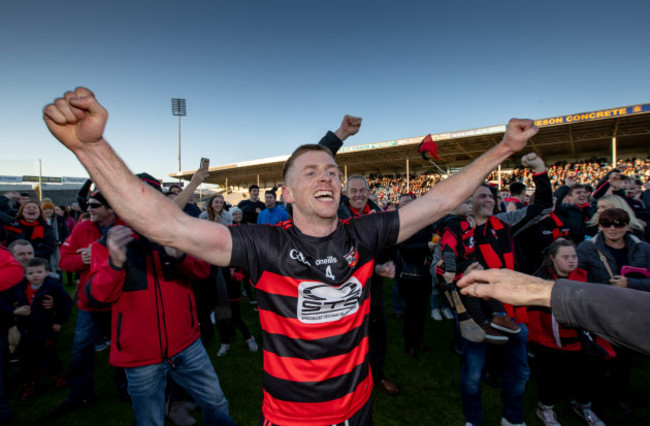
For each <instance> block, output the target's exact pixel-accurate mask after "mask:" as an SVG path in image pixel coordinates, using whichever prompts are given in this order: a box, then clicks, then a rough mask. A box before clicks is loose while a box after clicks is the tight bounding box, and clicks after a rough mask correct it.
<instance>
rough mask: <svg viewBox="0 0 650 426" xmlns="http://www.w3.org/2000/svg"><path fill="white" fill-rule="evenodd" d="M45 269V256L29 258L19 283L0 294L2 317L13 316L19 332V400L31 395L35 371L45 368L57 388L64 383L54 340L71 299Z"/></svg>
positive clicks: (34, 387) (42, 370)
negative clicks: (20, 381)
mask: <svg viewBox="0 0 650 426" xmlns="http://www.w3.org/2000/svg"><path fill="white" fill-rule="evenodd" d="M48 271H49V266H48V262H47V261H46V260H45V259H41V258H34V259H32V260H30V261H29V262H28V263H27V267H26V268H25V278H24V279H23V280H22V282H20V283H18V284H17V285H15V286H14V287H12V288H11V289H9V290H7V291H5V292H3V293H2V295H1V296H0V312H1V314H2V316H3V317H4V318H11V317H12V316H15V317H16V325H17V326H18V330H19V331H20V335H21V337H20V344H19V345H18V349H17V353H18V358H19V359H20V363H21V380H22V381H23V383H24V385H23V389H22V393H21V396H20V399H21V400H25V399H28V398H31V397H33V396H34V392H35V390H36V378H37V377H38V374H39V373H43V372H45V371H49V372H50V373H51V374H52V376H53V377H52V379H53V382H54V383H53V384H54V387H55V388H57V389H59V388H61V387H63V386H65V385H66V383H65V381H64V380H63V378H62V377H61V360H60V359H59V354H58V350H57V345H56V341H57V337H58V333H59V332H60V331H61V325H62V324H63V323H65V322H66V321H67V320H68V316H69V315H70V307H71V306H72V300H71V299H70V296H68V293H66V292H65V290H64V289H63V285H61V283H60V282H59V281H57V280H55V279H53V278H52V277H49V276H48Z"/></svg>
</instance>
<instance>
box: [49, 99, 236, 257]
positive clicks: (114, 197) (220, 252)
mask: <svg viewBox="0 0 650 426" xmlns="http://www.w3.org/2000/svg"><path fill="white" fill-rule="evenodd" d="M43 119H44V120H45V123H46V125H47V127H48V129H49V130H50V132H51V133H52V134H53V135H54V137H55V138H57V139H58V140H59V141H60V142H61V143H62V144H63V145H65V146H66V147H67V148H68V149H69V150H71V151H72V152H73V153H74V154H75V155H76V156H77V158H78V159H79V161H80V162H81V164H82V165H83V166H84V167H85V168H86V170H87V171H88V173H89V174H90V176H91V178H92V180H93V182H95V184H96V185H97V186H98V187H99V188H100V190H101V191H102V194H103V195H104V196H105V197H106V199H107V200H108V202H109V203H110V205H111V207H112V208H113V209H114V210H115V212H116V213H117V214H118V215H119V216H120V217H121V218H122V219H123V220H124V221H126V223H128V224H129V225H130V226H131V227H133V228H134V229H135V230H136V231H138V232H140V233H141V234H142V235H144V236H146V237H147V238H149V239H151V240H153V241H155V242H157V243H159V244H161V245H163V246H169V247H173V248H176V249H178V250H180V251H182V252H183V253H188V254H191V255H193V256H195V257H198V258H200V259H203V260H205V261H207V262H210V263H213V264H216V265H223V266H225V265H228V263H229V261H230V252H231V249H232V240H231V237H230V232H229V231H228V229H227V228H226V227H224V226H222V225H219V224H216V223H213V222H209V221H206V220H200V219H194V218H192V217H190V216H188V215H186V214H184V213H183V212H182V211H181V210H180V209H179V208H178V207H177V206H176V205H174V204H173V203H172V202H171V201H169V200H167V199H166V198H165V197H164V196H163V195H162V194H160V193H158V192H156V191H154V190H153V189H152V188H151V187H149V185H147V184H145V183H143V182H141V181H140V180H139V179H138V178H136V177H135V176H134V175H133V173H131V171H130V170H129V169H128V167H127V166H126V165H125V164H124V162H123V161H122V159H120V158H119V157H118V156H117V154H116V153H115V152H114V151H113V149H112V148H111V147H110V145H109V144H108V143H107V142H106V141H105V140H104V138H103V133H104V127H105V126H106V120H107V119H108V112H107V111H106V109H104V107H102V106H101V105H100V104H99V102H97V100H96V99H95V95H94V94H93V93H92V92H91V91H90V90H88V89H85V88H82V87H80V88H77V89H75V91H74V92H66V93H65V95H64V96H63V97H62V98H58V99H56V100H55V101H54V102H53V103H51V104H49V105H47V106H46V107H45V109H44V110H43ZM151 218H156V220H155V221H153V220H151Z"/></svg>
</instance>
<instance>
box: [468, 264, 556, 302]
mask: <svg viewBox="0 0 650 426" xmlns="http://www.w3.org/2000/svg"><path fill="white" fill-rule="evenodd" d="M457 285H458V287H460V288H461V290H460V292H461V293H462V294H464V295H467V296H474V297H482V298H484V299H497V300H500V301H502V302H504V303H509V304H511V305H515V306H529V305H533V306H546V307H547V308H548V307H550V306H551V291H552V290H553V285H554V282H553V281H547V280H544V279H542V278H539V277H534V276H532V275H526V274H522V273H521V272H515V271H511V270H510V269H485V270H478V271H474V272H472V273H470V274H468V275H465V276H463V278H461V280H460V281H458V284H457Z"/></svg>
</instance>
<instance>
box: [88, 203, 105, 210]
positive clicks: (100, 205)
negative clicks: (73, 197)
mask: <svg viewBox="0 0 650 426" xmlns="http://www.w3.org/2000/svg"><path fill="white" fill-rule="evenodd" d="M103 206H104V205H103V204H101V203H88V207H89V208H91V209H98V208H100V207H103Z"/></svg>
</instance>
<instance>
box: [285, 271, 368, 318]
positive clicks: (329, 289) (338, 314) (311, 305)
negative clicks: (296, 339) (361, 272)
mask: <svg viewBox="0 0 650 426" xmlns="http://www.w3.org/2000/svg"><path fill="white" fill-rule="evenodd" d="M361 289H362V286H361V283H360V282H359V280H357V279H356V278H355V277H352V278H350V279H349V280H348V281H347V282H345V283H344V284H342V285H340V286H338V287H333V286H330V285H327V284H325V283H322V282H315V281H304V282H301V283H300V284H299V285H298V307H297V308H298V312H297V317H298V320H299V321H300V322H302V323H304V324H319V323H327V322H332V321H337V320H339V319H341V318H343V317H346V316H348V315H351V314H354V313H355V312H357V311H358V310H359V303H360V301H361Z"/></svg>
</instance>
